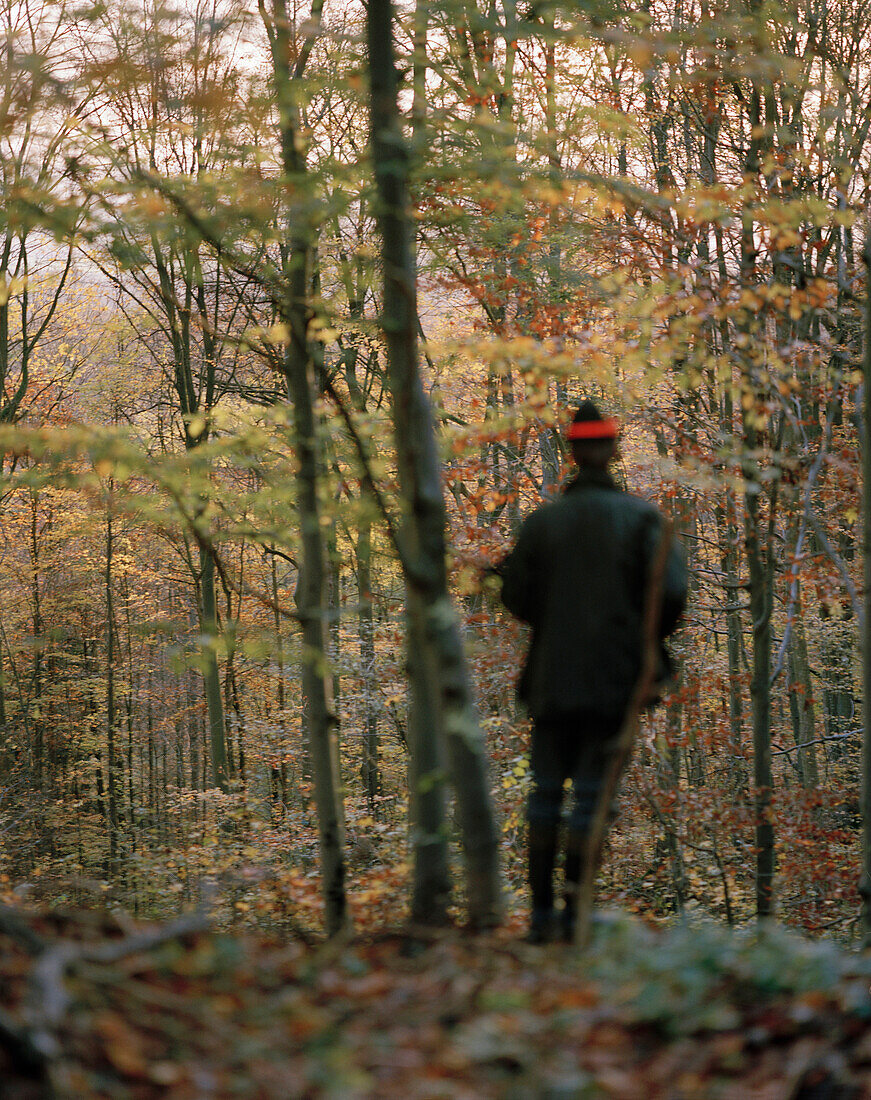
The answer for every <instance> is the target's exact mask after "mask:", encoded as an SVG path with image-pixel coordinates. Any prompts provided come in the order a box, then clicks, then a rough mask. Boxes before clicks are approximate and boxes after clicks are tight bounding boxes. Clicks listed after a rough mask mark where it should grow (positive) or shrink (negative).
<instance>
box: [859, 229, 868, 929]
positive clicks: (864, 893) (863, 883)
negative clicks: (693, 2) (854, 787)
mask: <svg viewBox="0 0 871 1100" xmlns="http://www.w3.org/2000/svg"><path fill="white" fill-rule="evenodd" d="M866 234H867V235H866V238H865V250H864V253H863V259H864V261H865V357H864V391H865V394H864V409H863V426H864V437H863V439H862V448H863V449H862V484H863V494H864V499H863V502H862V503H863V513H864V515H863V528H864V532H863V533H864V546H863V551H864V560H863V567H864V580H865V608H864V611H865V615H864V622H863V624H862V643H863V653H862V675H863V690H862V877H861V879H860V882H859V893H860V895H861V898H862V931H863V939H864V943H865V946H866V947H871V435H869V433H871V227H866Z"/></svg>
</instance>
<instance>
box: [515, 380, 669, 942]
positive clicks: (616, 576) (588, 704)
mask: <svg viewBox="0 0 871 1100" xmlns="http://www.w3.org/2000/svg"><path fill="white" fill-rule="evenodd" d="M617 435H618V426H617V422H616V421H615V420H613V419H610V418H609V419H606V418H604V417H603V416H602V415H601V413H600V412H599V410H598V409H597V408H596V406H595V404H594V403H593V402H592V401H584V402H583V403H582V404H581V406H580V408H579V409H578V411H577V412H576V414H575V417H574V420H573V422H572V424H571V426H570V428H569V432H568V439H569V440H570V442H571V446H572V455H573V457H574V460H575V462H576V463H577V467H578V472H577V476H576V477H575V479H574V480H573V481H572V482H570V483H569V484H568V485H567V486H566V489H565V492H564V493H563V495H562V496H561V497H560V498H559V500H557V501H555V502H553V503H549V504H545V505H544V506H543V507H541V508H539V509H537V510H536V511H535V512H533V513H532V514H531V515H530V516H529V517H528V518H527V519H526V521H525V522H524V523H523V525H522V527H521V528H520V534H519V536H518V539H517V544H516V546H515V548H514V550H513V551H512V552H511V553H510V554H509V556H508V557H507V559H506V560H505V561H504V562H503V563H502V564H501V566H500V567H499V569H498V572H499V573H500V574H501V575H502V577H503V585H502V601H503V603H504V604H505V606H506V607H507V608H508V610H509V611H512V612H513V613H514V614H515V615H516V616H517V617H518V618H520V619H523V620H524V621H525V622H528V623H529V624H530V625H531V626H532V637H531V640H530V647H529V653H528V655H527V658H526V664H525V667H524V669H523V674H522V676H521V679H520V686H519V694H520V697H521V699H522V700H523V701H524V702H525V703H526V705H527V707H528V709H529V712H530V714H531V716H532V719H533V731H532V757H531V772H532V791H531V794H530V796H529V885H530V889H531V891H532V922H531V927H530V932H529V940H530V941H531V942H534V943H543V942H547V941H548V940H550V939H554V938H556V937H557V936H558V935H561V936H562V937H563V938H564V939H566V940H567V941H570V940H571V939H572V936H573V927H574V920H575V901H576V893H577V887H578V884H579V882H580V881H581V877H582V873H583V863H584V858H585V853H586V845H587V833H588V830H589V828H590V825H591V823H592V819H593V814H594V812H595V808H596V804H597V800H598V795H599V791H600V787H601V784H602V780H603V778H604V775H605V771H606V767H607V764H608V759H609V753H610V752H611V751H612V750H613V749H614V747H615V740H616V737H617V735H618V733H619V731H620V729H621V726H622V725H623V720H624V718H625V716H626V711H627V707H628V704H629V701H630V698H631V696H632V694H633V691H634V689H635V687H636V684H637V682H638V680H639V677H640V675H641V668H642V648H643V645H642V620H643V612H644V603H645V597H646V595H647V588H648V579H649V574H650V568H651V565H652V562H653V559H654V556H655V554H656V549H657V546H658V545H659V540H660V536H661V532H662V529H663V519H662V515H661V513H660V512H659V511H658V509H657V508H656V507H655V506H654V505H653V504H651V503H649V502H648V501H645V500H642V499H641V498H640V497H636V496H632V495H631V494H629V493H625V492H622V491H621V490H620V489H619V488H618V487H617V485H616V484H615V482H614V480H613V479H612V477H611V475H610V474H609V472H608V464H609V463H610V462H611V460H612V459H614V458H615V457H616V456H617ZM662 597H663V598H662V610H661V614H660V621H659V632H660V637H661V638H664V637H665V636H666V635H667V634H669V633H671V631H673V630H674V628H675V626H676V625H677V622H678V620H679V618H680V615H681V613H682V610H683V605H684V601H685V598H686V570H685V566H684V562H683V557H682V555H681V552H680V550H679V548H678V547H677V546H676V545H674V544H673V545H672V547H671V549H670V552H669V558H668V562H667V565H666V570H665V577H664V581H663V592H662ZM662 652H663V654H664V650H663V651H662ZM660 671H661V672H663V673H664V669H662V670H660ZM566 779H571V781H572V786H573V805H572V810H571V815H570V817H569V821H568V833H567V841H566V854H565V867H564V871H565V883H566V891H565V906H564V908H563V910H562V913H561V915H560V920H559V922H557V921H556V918H555V912H554V890H553V871H554V862H555V857H556V848H557V837H558V829H559V822H560V808H561V802H562V794H563V787H564V784H565V781H566Z"/></svg>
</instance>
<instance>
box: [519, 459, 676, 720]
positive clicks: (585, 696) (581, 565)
mask: <svg viewBox="0 0 871 1100" xmlns="http://www.w3.org/2000/svg"><path fill="white" fill-rule="evenodd" d="M661 528H662V519H661V516H660V513H659V512H658V510H657V509H656V508H655V507H654V506H653V505H652V504H650V503H649V502H647V501H645V500H642V499H641V498H640V497H636V496H632V495H631V494H629V493H624V492H621V491H620V490H619V489H618V488H617V486H616V485H615V484H614V481H613V480H612V478H611V477H610V475H609V474H608V473H607V471H604V470H597V469H595V468H590V467H581V469H580V471H579V474H578V476H577V478H576V479H575V480H574V481H573V482H572V483H571V484H570V485H569V486H568V487H567V489H566V491H565V493H564V495H563V496H562V497H561V498H560V499H559V500H557V501H555V502H554V503H552V504H548V505H545V506H544V507H543V508H540V509H539V510H538V511H536V512H534V513H533V514H532V515H531V516H530V517H529V519H528V520H527V521H526V523H525V524H524V525H523V528H522V530H521V532H520V536H519V538H518V541H517V545H516V548H515V550H514V551H513V553H512V554H511V557H510V558H509V560H508V562H507V563H506V568H505V575H504V580H503V588H502V600H503V602H504V604H505V606H506V607H507V608H508V609H509V610H510V611H512V612H513V613H514V614H515V615H517V616H518V617H519V618H521V619H523V620H525V621H526V622H528V623H530V624H531V626H532V628H533V633H532V641H531V646H530V651H529V655H528V658H527V662H526V667H525V669H524V673H523V677H522V680H521V684H520V694H521V697H522V698H523V700H524V702H525V703H526V705H527V706H528V708H529V711H530V713H531V714H532V716H533V717H535V718H542V717H553V716H556V715H559V714H565V713H567V712H571V711H576V710H592V711H598V712H601V713H605V714H611V713H615V712H618V713H620V714H622V713H623V711H624V710H625V708H626V705H627V703H628V701H629V696H630V694H631V692H632V689H633V687H634V686H635V683H636V681H637V679H638V676H639V673H640V670H641V620H642V615H643V609H644V596H645V588H646V583H647V567H648V564H649V562H650V561H651V559H652V554H653V552H654V551H655V547H656V543H657V541H658V539H659V536H660V532H661ZM670 565H671V570H670V575H669V576H667V577H666V586H665V587H666V601H665V607H664V611H665V613H666V617H667V618H669V619H674V618H676V612H677V611H679V605H680V602H681V594H682V591H683V581H682V577H681V575H680V563H679V559H675V558H673V559H672V561H671V562H670ZM676 605H677V606H676ZM663 625H664V626H666V627H669V626H670V625H671V624H670V623H663ZM666 632H667V631H666Z"/></svg>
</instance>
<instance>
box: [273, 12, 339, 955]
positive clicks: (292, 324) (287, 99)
mask: <svg viewBox="0 0 871 1100" xmlns="http://www.w3.org/2000/svg"><path fill="white" fill-rule="evenodd" d="M261 10H262V9H261ZM264 15H265V13H264ZM265 25H266V29H267V33H268V34H269V40H270V46H271V49H272V63H273V70H274V74H275V83H276V94H277V98H278V107H279V116H280V127H281V154H282V167H283V170H284V175H285V184H286V187H287V189H288V190H287V210H286V216H287V222H288V227H289V231H288V241H287V249H286V253H285V255H286V258H285V264H284V272H283V275H284V284H285V297H284V302H283V304H282V313H283V316H282V320H283V321H284V322H285V324H286V325H287V327H288V330H289V339H288V342H287V348H286V352H285V357H284V376H285V385H286V389H287V396H288V399H289V400H290V402H291V404H292V405H293V411H294V416H293V424H294V442H295V448H296V456H297V462H298V466H297V475H296V488H297V507H298V509H299V519H300V528H301V547H300V564H299V578H298V581H297V589H296V603H297V608H298V614H299V620H300V624H301V626H302V650H303V664H302V692H303V718H304V726H305V729H306V731H307V733H308V740H309V744H310V746H311V754H312V766H313V770H314V785H315V802H316V805H317V815H318V831H319V838H320V856H321V876H322V889H323V894H324V903H325V915H326V926H327V933H328V934H329V935H335V934H336V933H337V932H339V931H341V930H342V928H344V927H345V926H346V924H347V923H348V912H347V904H346V899H345V856H344V820H343V812H342V802H341V796H340V786H339V767H338V751H337V737H336V715H335V710H334V706H333V695H332V678H331V674H330V671H329V668H328V665H327V652H328V644H327V625H326V615H325V610H326V561H325V549H324V538H323V533H322V527H321V508H320V502H319V500H318V453H317V438H316V424H315V411H314V385H313V361H312V353H311V347H310V345H309V341H308V332H307V330H308V322H309V319H310V312H309V304H308V290H309V280H308V272H309V268H310V265H311V256H312V229H311V227H310V226H309V225H308V224H307V223H306V220H305V215H304V214H301V213H300V211H299V210H298V209H296V206H295V198H294V196H295V195H296V194H297V193H298V188H301V187H303V186H305V182H306V163H305V158H304V156H303V153H302V150H301V143H302V141H303V135H302V128H301V125H300V120H299V106H298V95H299V87H298V86H299V79H298V78H299V76H300V75H301V69H300V62H298V63H297V65H296V68H295V69H293V70H292V69H291V67H290V59H291V56H292V55H291V45H292V43H291V36H290V25H289V19H288V13H287V8H286V6H285V2H284V0H273V7H272V19H271V20H270V19H269V18H268V17H265Z"/></svg>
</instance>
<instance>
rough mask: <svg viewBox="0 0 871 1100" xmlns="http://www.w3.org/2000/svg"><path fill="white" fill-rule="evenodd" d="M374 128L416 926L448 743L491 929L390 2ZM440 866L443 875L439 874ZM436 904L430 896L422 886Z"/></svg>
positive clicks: (440, 888) (440, 862) (471, 866)
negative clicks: (403, 615) (421, 336)
mask: <svg viewBox="0 0 871 1100" xmlns="http://www.w3.org/2000/svg"><path fill="white" fill-rule="evenodd" d="M367 40H368V48H369V79H370V86H371V97H370V123H371V143H372V154H373V160H374V164H375V177H376V183H377V187H378V197H379V209H378V214H377V221H378V228H379V234H380V237H381V256H382V263H383V273H384V316H383V327H384V334H385V339H386V342H387V351H388V371H387V373H388V386H389V389H390V395H391V401H392V409H393V428H394V437H395V442H396V459H397V464H398V468H399V482H400V493H401V497H402V501H403V505H404V516H403V524H402V530H401V538H402V557H403V562H402V564H403V574H404V578H405V583H406V590H407V593H408V601H407V615H408V644H409V664H410V669H411V676H412V680H411V694H412V717H413V721H411V722H410V728H411V731H412V734H413V737H412V738H411V744H412V751H413V754H414V774H415V789H413V791H412V796H413V798H414V800H415V803H416V807H417V820H416V822H415V824H416V834H415V847H416V851H415V855H416V865H417V867H418V873H417V875H416V878H415V898H414V910H415V915H416V916H418V917H421V918H424V919H429V920H434V921H439V920H442V919H443V918H444V898H445V897H446V894H447V888H448V880H447V852H446V845H445V839H444V836H443V823H442V822H441V821H439V820H437V819H436V820H434V821H433V822H432V823H429V822H427V823H425V824H424V821H423V818H422V805H421V803H422V800H427V801H424V804H423V805H424V807H426V806H427V805H428V801H430V800H431V801H432V802H433V809H434V811H435V813H436V818H437V816H438V813H439V812H440V806H439V804H438V802H439V799H441V798H443V794H442V793H441V787H442V783H441V776H440V768H441V754H442V749H441V742H442V739H443V738H444V741H445V746H446V749H447V760H448V766H449V769H450V772H451V778H452V781H453V783H454V786H455V789H456V792H457V803H458V817H459V823H460V830H461V835H462V841H463V850H464V855H465V860H466V871H467V880H468V895H469V916H470V920H471V922H472V923H473V924H480V925H483V924H490V923H492V922H493V921H495V920H496V919H498V915H499V912H500V909H501V898H500V884H499V868H498V851H499V846H498V831H497V828H496V822H495V816H494V812H493V806H492V801H491V796H490V789H489V784H488V778H487V763H486V754H485V746H484V738H483V735H482V733H481V727H480V724H479V722H478V718H477V714H476V713H475V706H474V700H473V697H472V691H471V684H470V682H469V678H468V672H467V667H466V661H465V657H464V655H463V651H462V644H461V639H460V631H459V623H458V621H457V616H456V612H455V610H454V608H453V606H452V604H451V601H450V597H449V595H448V588H447V573H446V568H445V524H446V516H445V506H444V498H443V496H442V486H441V480H440V466H439V461H438V456H437V452H436V446H435V431H434V426H433V421H432V415H431V410H430V407H429V403H428V401H427V399H426V396H425V395H424V391H423V385H422V383H421V378H420V371H419V361H418V347H417V293H416V291H417V287H416V271H415V263H414V251H413V237H412V233H411V222H410V218H409V213H408V210H409V194H408V155H407V150H406V146H405V140H404V138H403V135H402V128H401V124H400V119H399V111H398V106H397V79H396V69H395V67H394V57H393V11H392V5H391V2H390V0H370V2H369V5H368V8H367ZM432 860H435V861H436V863H435V864H433V863H431V861H432ZM424 884H426V887H427V893H426V895H424V893H423V886H424Z"/></svg>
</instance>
